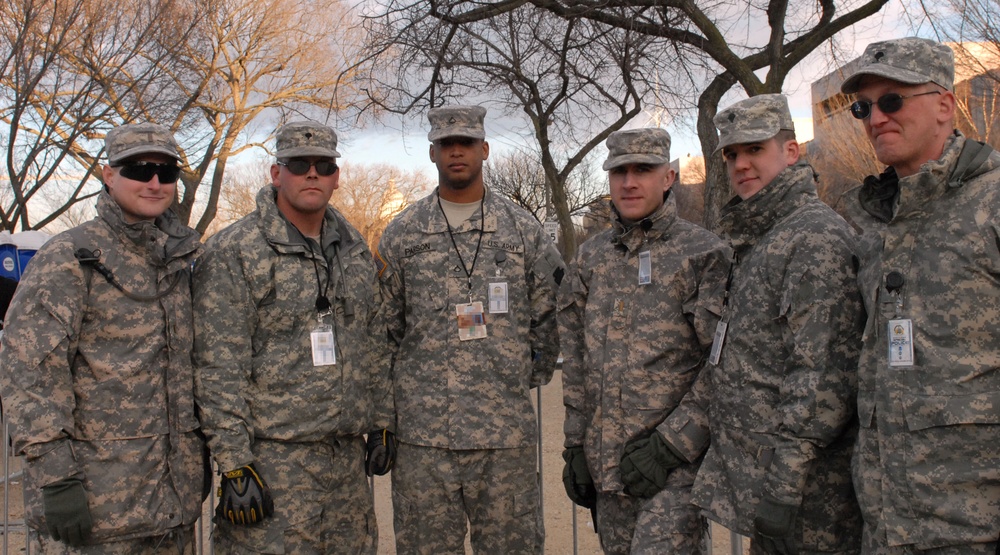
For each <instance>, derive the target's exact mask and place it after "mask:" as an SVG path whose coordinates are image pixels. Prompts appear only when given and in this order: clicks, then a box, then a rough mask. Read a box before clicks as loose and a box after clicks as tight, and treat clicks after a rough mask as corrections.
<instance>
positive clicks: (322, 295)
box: [292, 223, 332, 317]
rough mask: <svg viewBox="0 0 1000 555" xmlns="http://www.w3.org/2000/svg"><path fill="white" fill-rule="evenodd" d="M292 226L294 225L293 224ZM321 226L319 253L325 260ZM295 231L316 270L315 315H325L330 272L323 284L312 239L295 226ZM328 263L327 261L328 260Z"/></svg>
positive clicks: (321, 227)
mask: <svg viewBox="0 0 1000 555" xmlns="http://www.w3.org/2000/svg"><path fill="white" fill-rule="evenodd" d="M292 227H295V226H294V225H293V226H292ZM323 227H324V225H323V224H322V223H321V224H320V227H319V253H320V256H322V257H323V260H326V254H325V253H324V252H323ZM295 231H298V232H299V235H301V236H302V240H303V241H305V243H306V248H307V249H309V254H311V255H312V256H311V257H310V260H311V261H312V265H313V271H315V272H316V315H317V316H319V317H322V316H326V315H327V314H329V313H330V307H331V306H332V305H331V304H330V298H329V297H327V296H326V294H327V292H328V291H329V290H330V274H329V272H328V273H327V276H326V284H323V280H322V279H320V277H319V264H317V263H316V256H317V255H316V251H314V250H313V248H312V239H310V238H308V237H306V235H305V234H304V233H302V231H301V230H300V229H299V228H297V227H295ZM328 263H329V262H328Z"/></svg>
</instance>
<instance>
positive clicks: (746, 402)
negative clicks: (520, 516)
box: [694, 94, 863, 554]
mask: <svg viewBox="0 0 1000 555" xmlns="http://www.w3.org/2000/svg"><path fill="white" fill-rule="evenodd" d="M715 125H716V127H718V129H719V148H718V151H721V152H722V156H723V158H724V159H725V162H726V169H727V171H728V173H729V181H730V185H731V186H732V188H733V190H734V191H735V192H736V196H735V197H734V198H733V199H732V200H731V201H730V202H729V203H728V204H727V205H726V206H725V207H724V208H723V210H722V216H721V219H720V222H719V231H720V235H722V237H723V238H725V239H728V240H729V241H730V243H731V245H732V247H733V250H734V258H733V269H732V273H731V275H730V278H729V280H728V284H727V294H726V303H725V306H724V308H723V311H722V322H721V323H720V325H719V328H718V331H717V333H716V337H715V341H714V344H713V346H712V356H711V358H710V364H711V366H710V369H709V371H708V372H706V374H707V375H708V378H709V383H710V384H711V389H710V394H711V399H710V407H711V408H710V410H709V415H710V418H709V421H710V422H709V423H710V428H711V433H712V442H711V445H710V446H709V448H708V453H707V454H706V455H705V461H704V462H703V463H702V466H701V470H700V472H699V474H698V479H697V481H696V482H695V486H694V489H695V491H694V503H695V504H697V505H698V506H700V507H701V508H702V509H704V511H705V514H706V515H707V516H708V518H710V519H712V520H714V521H716V522H719V523H721V524H722V525H723V526H725V527H727V528H729V529H730V530H734V531H736V532H738V533H740V534H742V535H746V536H751V537H752V538H753V542H752V544H751V548H750V551H751V553H782V554H784V553H820V552H822V553H858V552H859V550H860V539H861V515H860V512H859V509H858V504H857V501H856V500H855V496H854V491H853V488H852V487H851V481H850V458H851V447H852V445H853V442H854V438H855V437H856V434H857V421H856V420H855V419H854V414H855V412H854V407H855V405H854V398H855V395H856V392H857V373H856V364H857V357H858V348H859V346H860V342H861V323H862V314H863V312H862V307H861V297H860V294H859V292H858V288H857V283H856V257H855V256H854V249H855V238H854V233H853V230H852V229H851V227H850V226H849V225H848V224H847V222H845V221H844V220H843V218H841V217H840V216H838V215H837V214H836V213H835V212H834V211H833V210H832V209H830V208H829V207H828V206H826V205H825V204H823V202H821V201H820V200H819V197H818V196H817V195H816V183H815V176H814V173H813V170H812V168H811V167H810V166H809V165H807V164H804V163H799V161H798V158H799V146H798V142H797V141H796V139H795V132H794V125H793V124H792V117H791V113H790V112H789V110H788V102H787V100H786V98H785V97H784V96H783V95H780V94H766V95H759V96H755V97H752V98H749V99H747V100H744V101H742V102H737V103H736V104H734V105H732V106H730V107H728V108H726V109H724V110H722V111H720V112H719V113H718V114H717V115H716V116H715ZM718 151H717V152H718Z"/></svg>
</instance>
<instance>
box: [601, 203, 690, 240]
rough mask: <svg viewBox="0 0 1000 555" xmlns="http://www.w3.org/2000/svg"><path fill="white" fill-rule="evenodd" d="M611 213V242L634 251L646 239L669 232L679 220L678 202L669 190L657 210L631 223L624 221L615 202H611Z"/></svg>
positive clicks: (652, 238) (655, 237)
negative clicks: (627, 223)
mask: <svg viewBox="0 0 1000 555" xmlns="http://www.w3.org/2000/svg"><path fill="white" fill-rule="evenodd" d="M609 202H610V201H609ZM611 214H612V218H611V242H612V243H613V244H615V245H621V246H622V247H624V248H625V250H627V251H629V252H632V251H635V250H636V249H638V248H639V247H641V246H642V244H643V243H645V242H646V240H656V239H659V238H661V237H663V236H665V235H667V234H668V233H669V231H670V228H671V226H673V225H674V222H675V221H677V203H676V201H674V195H672V194H670V192H669V191H668V192H667V198H666V200H664V201H663V204H662V205H660V207H659V208H658V209H657V210H656V211H655V212H653V213H652V214H650V215H649V216H646V217H645V218H643V219H642V220H640V221H638V222H635V223H633V224H631V225H626V224H625V223H624V222H623V221H622V219H621V215H620V214H618V210H617V209H616V208H615V205H614V203H612V204H611Z"/></svg>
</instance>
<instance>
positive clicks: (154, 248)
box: [97, 191, 201, 266]
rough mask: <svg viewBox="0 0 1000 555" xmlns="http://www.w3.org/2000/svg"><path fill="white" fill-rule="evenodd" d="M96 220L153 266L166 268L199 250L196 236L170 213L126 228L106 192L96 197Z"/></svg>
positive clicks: (126, 225)
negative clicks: (172, 262) (145, 257)
mask: <svg viewBox="0 0 1000 555" xmlns="http://www.w3.org/2000/svg"><path fill="white" fill-rule="evenodd" d="M97 217H98V218H99V219H100V220H101V221H103V222H104V223H105V224H106V225H107V226H108V227H109V228H111V230H112V231H113V232H114V233H115V234H116V235H118V236H119V237H120V238H122V240H123V241H124V242H125V243H126V244H129V245H132V247H133V248H135V249H136V250H137V252H141V253H143V254H145V255H146V256H147V257H148V258H149V260H150V262H152V263H153V264H155V265H157V266H166V265H168V264H169V263H170V262H171V261H173V260H178V259H181V258H184V257H186V256H188V255H190V254H191V253H193V252H195V251H197V250H198V249H199V248H200V245H201V242H200V241H199V239H198V232H196V231H195V230H193V229H191V228H189V227H187V226H186V225H184V224H182V223H181V222H180V220H178V219H177V216H176V215H175V214H174V213H173V211H172V210H167V211H166V212H164V213H163V214H161V215H160V216H158V217H157V218H156V219H155V220H154V221H152V222H150V221H141V222H136V223H133V224H130V223H128V222H126V221H125V215H124V214H123V213H122V209H121V207H120V206H118V203H117V202H115V201H114V199H112V198H111V194H110V193H108V192H107V191H101V193H100V194H99V195H98V197H97Z"/></svg>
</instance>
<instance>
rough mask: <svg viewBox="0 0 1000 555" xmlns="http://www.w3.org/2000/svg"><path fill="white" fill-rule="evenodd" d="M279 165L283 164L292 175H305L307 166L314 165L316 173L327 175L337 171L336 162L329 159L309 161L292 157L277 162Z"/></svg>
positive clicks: (307, 169)
mask: <svg viewBox="0 0 1000 555" xmlns="http://www.w3.org/2000/svg"><path fill="white" fill-rule="evenodd" d="M278 165H279V166H285V167H286V168H288V171H290V172H292V173H293V174H294V175H305V174H307V173H309V168H311V167H313V166H316V173H318V174H319V175H322V176H323V177H327V176H330V175H333V174H335V173H337V169H338V168H337V163H336V162H332V161H330V160H319V161H317V162H310V161H308V160H298V159H292V160H289V161H287V162H278Z"/></svg>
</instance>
